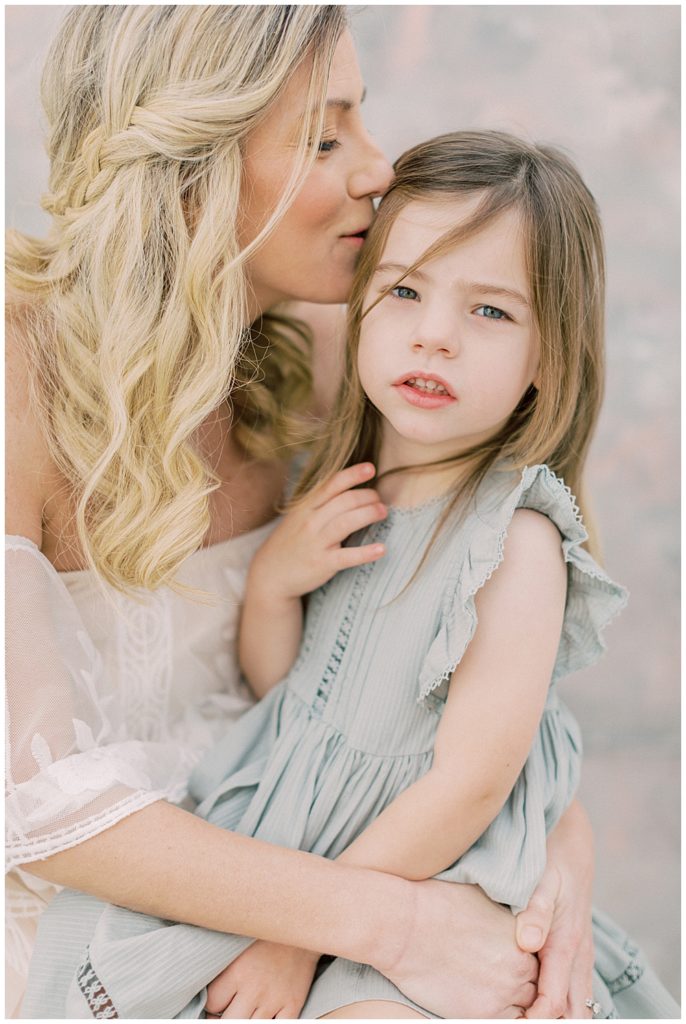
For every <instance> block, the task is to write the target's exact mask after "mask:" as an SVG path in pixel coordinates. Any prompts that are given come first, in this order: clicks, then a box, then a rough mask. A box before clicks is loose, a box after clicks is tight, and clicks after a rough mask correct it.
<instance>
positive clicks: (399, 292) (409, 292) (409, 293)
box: [391, 284, 419, 300]
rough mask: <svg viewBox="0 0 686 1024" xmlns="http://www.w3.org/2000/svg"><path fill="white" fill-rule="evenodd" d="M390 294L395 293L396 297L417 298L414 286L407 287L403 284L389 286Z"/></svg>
mask: <svg viewBox="0 0 686 1024" xmlns="http://www.w3.org/2000/svg"><path fill="white" fill-rule="evenodd" d="M391 295H395V297H396V299H412V300H417V299H418V298H419V295H418V294H417V292H416V291H415V290H414V288H408V287H407V286H406V285H404V284H398V285H396V286H395V288H391Z"/></svg>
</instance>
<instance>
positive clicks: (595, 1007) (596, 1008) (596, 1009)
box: [584, 999, 603, 1017]
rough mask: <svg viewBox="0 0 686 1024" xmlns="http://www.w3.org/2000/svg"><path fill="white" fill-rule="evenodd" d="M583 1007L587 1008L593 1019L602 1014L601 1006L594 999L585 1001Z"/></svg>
mask: <svg viewBox="0 0 686 1024" xmlns="http://www.w3.org/2000/svg"><path fill="white" fill-rule="evenodd" d="M584 1006H587V1007H588V1008H589V1010H590V1011H591V1013H592V1014H593V1016H594V1017H599V1016H600V1014H601V1013H602V1012H603V1008H602V1006H601V1005H600V1003H598V1002H596V1000H595V999H586V1001H585V1002H584Z"/></svg>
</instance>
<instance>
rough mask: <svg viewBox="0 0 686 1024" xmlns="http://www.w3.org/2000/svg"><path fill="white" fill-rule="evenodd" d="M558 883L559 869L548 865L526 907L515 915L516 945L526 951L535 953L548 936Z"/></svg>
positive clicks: (558, 889)
mask: <svg viewBox="0 0 686 1024" xmlns="http://www.w3.org/2000/svg"><path fill="white" fill-rule="evenodd" d="M560 884H561V879H560V874H559V871H557V869H555V868H552V867H550V866H549V867H548V868H547V869H546V871H545V872H544V874H543V878H542V879H541V881H540V882H539V884H538V886H537V887H536V890H535V892H534V894H533V896H532V897H531V899H530V900H529V905H528V907H527V908H526V910H522V911H521V912H520V913H519V914H518V915H517V918H516V921H515V927H516V932H515V934H516V939H517V945H518V946H519V948H520V949H523V950H525V952H527V953H537V952H538V951H539V949H540V948H541V947H542V946H543V944H544V942H545V940H546V939H547V938H548V933H549V932H550V928H551V926H552V923H553V918H554V915H555V906H556V904H557V898H558V895H559V892H560Z"/></svg>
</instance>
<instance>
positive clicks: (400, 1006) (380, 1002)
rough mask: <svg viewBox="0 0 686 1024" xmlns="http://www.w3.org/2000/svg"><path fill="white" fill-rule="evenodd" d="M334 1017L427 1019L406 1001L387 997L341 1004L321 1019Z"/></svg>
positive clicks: (347, 1018) (348, 1018)
mask: <svg viewBox="0 0 686 1024" xmlns="http://www.w3.org/2000/svg"><path fill="white" fill-rule="evenodd" d="M333 1017H342V1018H344V1019H346V1020H361V1019H362V1018H366V1019H368V1020H400V1019H401V1018H415V1019H416V1018H418V1019H419V1020H426V1018H425V1017H424V1015H423V1014H422V1013H418V1012H417V1011H416V1010H413V1009H411V1007H409V1006H405V1004H404V1003H394V1002H392V1001H391V1000H386V999H367V1000H365V1001H364V1002H361V1003H349V1004H348V1005H347V1006H340V1007H339V1008H338V1009H337V1010H332V1011H331V1013H325V1014H323V1016H322V1017H320V1018H319V1019H320V1020H328V1019H329V1018H333Z"/></svg>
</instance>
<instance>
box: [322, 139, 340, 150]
mask: <svg viewBox="0 0 686 1024" xmlns="http://www.w3.org/2000/svg"><path fill="white" fill-rule="evenodd" d="M339 146H340V142H339V141H338V139H321V140H320V142H319V146H318V147H317V148H318V149H319V152H320V153H333V151H334V149H338V147H339Z"/></svg>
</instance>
